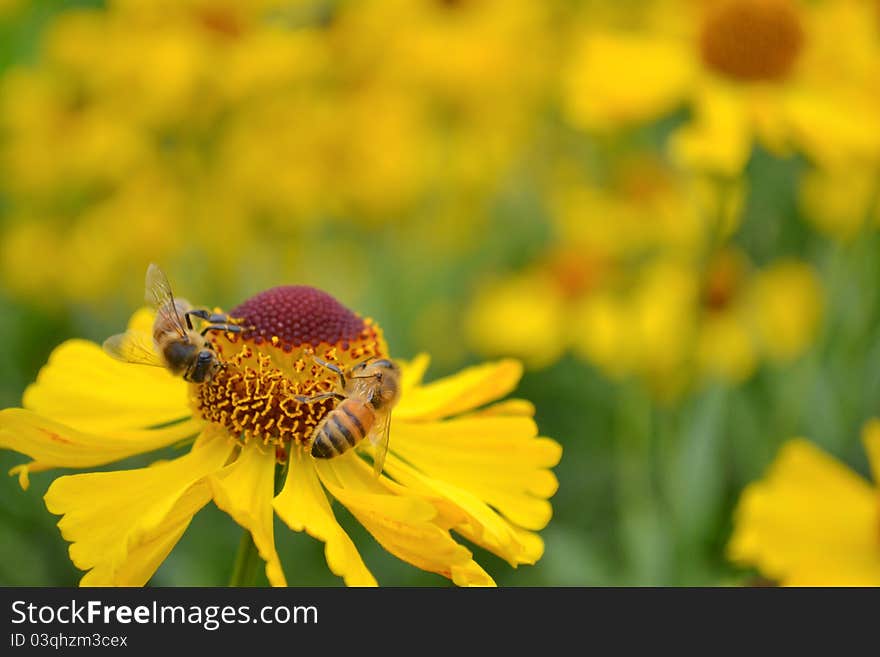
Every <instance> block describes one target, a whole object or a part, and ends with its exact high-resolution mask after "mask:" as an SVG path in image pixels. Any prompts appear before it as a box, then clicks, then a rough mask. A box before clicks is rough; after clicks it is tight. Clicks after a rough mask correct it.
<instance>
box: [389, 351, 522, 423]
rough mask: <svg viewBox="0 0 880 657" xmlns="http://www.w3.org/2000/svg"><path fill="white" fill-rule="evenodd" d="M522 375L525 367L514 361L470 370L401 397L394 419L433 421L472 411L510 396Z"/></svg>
mask: <svg viewBox="0 0 880 657" xmlns="http://www.w3.org/2000/svg"><path fill="white" fill-rule="evenodd" d="M521 376H522V365H521V364H520V363H519V362H518V361H515V360H500V361H497V362H494V363H486V364H483V365H476V366H474V367H469V368H467V369H464V370H462V371H461V372H459V373H458V374H454V375H452V376H448V377H445V378H443V379H439V380H437V381H434V382H432V383H429V384H427V385H424V386H419V387H417V388H414V389H412V390H410V391H409V392H408V394H406V395H402V396H401V400H400V402H399V403H398V405H397V407H396V408H395V409H394V417H395V418H402V419H410V420H432V419H437V418H442V417H447V416H450V415H455V414H456V413H462V412H464V411H470V410H473V409H475V408H477V407H479V406H482V405H483V404H486V403H488V402H491V401H494V400H496V399H498V398H500V397H503V396H504V395H506V394H507V393H509V392H510V391H511V390H513V389H514V388H515V387H516V384H517V383H519V379H520V377H521Z"/></svg>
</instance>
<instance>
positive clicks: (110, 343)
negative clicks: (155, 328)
mask: <svg viewBox="0 0 880 657" xmlns="http://www.w3.org/2000/svg"><path fill="white" fill-rule="evenodd" d="M149 340H150V338H149V336H147V335H146V334H145V333H142V332H141V331H133V330H131V331H126V332H125V333H117V334H116V335H111V336H110V337H109V338H107V339H106V340H104V351H105V352H106V353H107V355H109V356H112V357H113V358H115V359H116V360H121V361H122V362H123V363H138V364H140V365H155V366H156V367H164V365H165V364H164V363H163V362H162V360H161V359H160V358H159V356H158V355H156V352H155V351H153V346H152V345H151V344H150V341H149Z"/></svg>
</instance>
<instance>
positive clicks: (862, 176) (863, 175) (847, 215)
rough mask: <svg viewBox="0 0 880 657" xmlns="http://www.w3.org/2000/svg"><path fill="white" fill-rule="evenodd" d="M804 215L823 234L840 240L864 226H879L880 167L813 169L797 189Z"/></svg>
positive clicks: (852, 236) (853, 236)
mask: <svg viewBox="0 0 880 657" xmlns="http://www.w3.org/2000/svg"><path fill="white" fill-rule="evenodd" d="M798 195H799V197H800V199H799V200H800V204H801V208H802V209H803V213H804V216H806V218H807V219H808V220H809V221H810V223H812V224H813V225H814V226H815V227H816V228H817V229H818V230H819V231H821V232H822V233H824V234H826V235H828V236H830V237H833V238H834V239H837V240H841V241H851V240H853V239H855V238H856V237H857V236H858V235H859V234H861V232H862V230H863V229H865V228H873V229H874V230H876V229H878V228H880V203H878V199H880V168H878V167H866V166H862V165H857V166H847V167H841V168H838V169H821V168H817V169H812V170H810V171H808V172H807V173H806V174H804V177H803V179H802V180H801V185H800V187H799V188H798Z"/></svg>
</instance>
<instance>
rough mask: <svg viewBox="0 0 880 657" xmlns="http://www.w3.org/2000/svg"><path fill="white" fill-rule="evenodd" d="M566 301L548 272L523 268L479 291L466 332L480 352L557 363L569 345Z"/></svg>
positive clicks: (536, 362) (467, 318) (528, 361)
mask: <svg viewBox="0 0 880 657" xmlns="http://www.w3.org/2000/svg"><path fill="white" fill-rule="evenodd" d="M564 312H565V300H564V299H563V297H562V295H561V293H560V290H559V288H558V286H557V285H556V284H555V282H554V281H553V280H552V279H551V278H550V277H549V276H547V275H546V274H545V273H543V272H535V273H522V274H517V275H514V276H511V277H509V278H506V279H502V280H501V281H498V282H496V283H494V284H491V285H487V286H485V287H484V288H483V289H482V290H480V291H478V292H477V293H476V295H475V297H474V299H473V300H472V302H471V305H470V308H469V310H468V312H467V313H466V315H465V323H464V324H465V336H466V338H467V340H468V341H469V343H470V344H471V346H472V347H473V348H474V349H476V350H477V352H478V353H480V354H485V355H490V356H492V355H494V356H502V355H503V356H513V357H516V358H519V359H521V360H523V361H524V362H525V364H526V366H528V367H533V368H541V367H545V366H547V365H550V364H551V363H554V362H556V361H557V360H558V359H559V357H560V356H561V355H562V353H563V352H564V350H565V341H564V335H565V317H564Z"/></svg>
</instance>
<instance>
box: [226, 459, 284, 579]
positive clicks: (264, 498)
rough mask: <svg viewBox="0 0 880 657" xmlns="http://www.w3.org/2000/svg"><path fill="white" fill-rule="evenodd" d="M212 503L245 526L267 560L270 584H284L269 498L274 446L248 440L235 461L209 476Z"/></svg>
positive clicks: (272, 473) (267, 573) (272, 480)
mask: <svg viewBox="0 0 880 657" xmlns="http://www.w3.org/2000/svg"><path fill="white" fill-rule="evenodd" d="M210 482H211V488H212V490H213V491H214V503H215V504H216V505H217V506H218V507H220V508H221V509H222V510H223V511H225V512H226V513H228V514H229V515H230V516H232V517H233V518H234V519H235V522H237V523H238V524H239V525H241V526H242V527H244V528H245V529H247V530H248V531H249V532H250V533H251V536H252V537H253V539H254V545H256V546H257V550H258V551H259V553H260V556H261V557H262V558H263V560H264V561H265V562H266V578H267V579H268V580H269V583H270V584H271V585H272V586H287V580H285V578H284V571H283V570H282V569H281V561H280V560H279V559H278V553H277V552H276V551H275V532H274V519H275V515H274V513H273V511H272V498H273V497H274V496H275V448H274V447H272V446H269V447H264V446H262V445H257V444H256V443H254V442H250V443H248V444H247V445H245V446H244V447H242V449H241V454H240V455H239V457H238V459H236V461H235V462H234V463H232V464H230V465H228V466H226V467H225V468H223V469H222V470H220V471H219V472H217V473H216V474H215V475H213V476H212V477H211V479H210Z"/></svg>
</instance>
